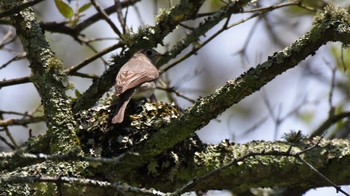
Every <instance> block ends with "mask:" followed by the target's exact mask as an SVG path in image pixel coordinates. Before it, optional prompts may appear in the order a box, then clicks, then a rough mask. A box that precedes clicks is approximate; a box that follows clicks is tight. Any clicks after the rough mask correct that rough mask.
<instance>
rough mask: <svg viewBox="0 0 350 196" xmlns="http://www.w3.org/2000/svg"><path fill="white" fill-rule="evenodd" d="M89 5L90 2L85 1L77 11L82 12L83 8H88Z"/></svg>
mask: <svg viewBox="0 0 350 196" xmlns="http://www.w3.org/2000/svg"><path fill="white" fill-rule="evenodd" d="M90 6H91V3H85V4H84V5H82V6H81V7H80V8H79V9H78V13H82V12H84V11H85V10H87V9H89V8H90Z"/></svg>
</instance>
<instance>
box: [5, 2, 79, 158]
mask: <svg viewBox="0 0 350 196" xmlns="http://www.w3.org/2000/svg"><path fill="white" fill-rule="evenodd" d="M25 2H26V1H25V0H16V1H0V6H1V9H2V10H11V9H13V8H15V7H16V6H17V5H20V4H23V3H25ZM10 19H11V21H12V24H13V26H14V27H15V28H16V32H17V35H18V36H19V37H20V39H21V41H22V44H23V48H24V50H25V51H26V53H27V57H28V60H29V62H30V68H31V70H32V77H31V80H32V82H33V83H34V85H35V87H36V88H37V90H38V92H39V94H40V96H41V99H42V104H43V107H44V112H45V116H46V120H47V121H46V123H47V126H48V128H49V130H48V135H49V138H51V139H50V144H51V149H50V150H51V152H58V151H67V150H69V149H71V148H73V147H74V146H76V145H77V141H78V139H77V136H76V134H75V130H76V122H75V119H74V117H73V112H72V109H71V103H70V99H69V98H68V97H67V95H66V86H67V81H68V78H67V75H66V74H65V73H64V72H63V66H62V62H61V61H60V60H58V59H57V58H56V57H55V55H54V53H53V52H52V51H51V49H50V46H49V44H48V42H47V41H46V40H45V35H44V33H43V31H42V29H41V28H40V25H39V23H38V21H37V20H36V18H35V16H34V12H33V9H32V8H26V9H23V10H22V11H20V12H18V13H16V14H13V15H11V16H10Z"/></svg>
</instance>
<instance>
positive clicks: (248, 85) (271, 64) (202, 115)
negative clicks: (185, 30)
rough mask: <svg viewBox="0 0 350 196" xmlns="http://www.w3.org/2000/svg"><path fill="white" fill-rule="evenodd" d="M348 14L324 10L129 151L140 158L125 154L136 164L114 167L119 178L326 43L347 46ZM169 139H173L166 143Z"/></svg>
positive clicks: (125, 157) (190, 133)
mask: <svg viewBox="0 0 350 196" xmlns="http://www.w3.org/2000/svg"><path fill="white" fill-rule="evenodd" d="M349 25H350V19H349V14H348V13H347V12H346V10H343V9H341V8H334V7H331V6H329V7H327V8H326V9H325V11H324V12H323V13H322V14H321V15H320V16H318V17H316V18H315V20H314V25H313V27H312V29H311V30H310V31H309V32H307V33H306V34H305V35H304V36H302V37H301V38H300V39H298V40H297V41H296V42H294V43H293V44H291V45H290V46H288V47H287V48H285V49H284V50H282V51H280V52H276V53H275V54H274V55H273V56H270V57H269V58H268V60H267V61H265V62H264V63H262V64H259V65H257V66H256V67H255V68H251V69H249V70H248V71H247V72H246V73H244V74H242V75H241V76H240V77H238V78H236V79H234V80H230V81H227V82H226V85H224V86H223V87H221V88H220V89H217V90H216V91H215V92H214V94H212V95H209V96H207V97H204V98H201V99H199V100H198V101H197V103H195V104H194V105H192V106H191V107H189V108H187V109H186V110H185V111H184V114H183V116H181V117H180V118H178V119H176V120H173V121H172V122H171V123H170V124H169V125H168V126H166V127H164V128H162V129H161V130H159V131H158V132H157V133H156V134H155V135H154V136H153V137H151V138H150V139H148V140H147V141H146V142H145V143H144V144H143V145H140V146H137V147H135V148H133V149H131V151H132V152H134V153H136V154H139V155H140V156H134V155H133V154H130V153H129V154H128V155H126V156H124V158H123V161H125V162H132V163H135V164H133V165H131V166H130V167H128V168H125V167H124V168H123V169H121V168H119V167H117V169H118V171H120V172H119V175H120V176H123V175H127V174H128V173H129V172H130V170H134V169H135V168H138V167H140V166H141V165H143V164H145V163H146V162H147V161H148V160H150V159H151V158H152V157H154V156H156V155H158V154H160V153H161V152H164V151H165V150H166V149H169V148H171V147H172V146H174V145H175V144H176V143H178V142H180V141H183V140H184V139H185V138H187V137H189V136H190V135H192V134H193V133H195V131H197V130H198V129H200V128H202V127H203V126H205V125H207V124H208V123H209V122H210V120H211V119H215V118H216V117H217V116H218V115H219V114H221V113H222V112H224V111H225V110H226V109H227V108H229V107H231V106H232V105H234V104H236V103H238V102H239V101H241V100H242V99H243V98H245V97H247V96H249V95H251V94H252V93H254V92H256V91H258V90H259V89H260V88H261V87H263V86H264V85H265V84H267V83H268V82H270V81H271V80H273V79H274V78H275V77H276V76H278V75H280V74H282V73H283V72H285V71H287V70H288V69H291V68H293V67H295V66H296V65H297V64H298V63H299V62H300V61H302V60H304V59H305V58H306V57H307V56H310V55H313V54H314V53H315V51H317V49H318V48H319V47H321V46H322V45H324V44H326V43H327V42H329V41H341V42H342V43H344V44H349V43H350V29H349V28H348V26H349ZM169 138H172V139H171V140H169Z"/></svg>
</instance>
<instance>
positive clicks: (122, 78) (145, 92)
mask: <svg viewBox="0 0 350 196" xmlns="http://www.w3.org/2000/svg"><path fill="white" fill-rule="evenodd" d="M160 56H161V55H160V54H159V53H158V52H157V51H155V50H152V49H145V50H141V51H138V52H136V53H135V54H134V55H133V56H132V57H131V59H130V60H129V61H128V62H126V63H125V64H124V65H123V66H122V67H121V68H120V70H119V72H118V74H117V77H116V79H115V82H116V84H115V95H116V96H119V105H118V112H117V114H116V115H115V116H114V117H113V119H112V123H113V124H116V123H121V122H123V120H124V113H125V109H126V106H127V105H128V103H129V101H130V99H131V98H133V99H140V98H142V97H145V98H149V97H151V96H152V97H151V100H152V98H153V100H152V101H154V100H155V97H154V95H153V92H154V90H155V88H156V84H155V80H156V79H157V78H158V77H159V71H158V70H157V68H156V67H155V66H154V64H156V62H157V61H158V59H159V57H160Z"/></svg>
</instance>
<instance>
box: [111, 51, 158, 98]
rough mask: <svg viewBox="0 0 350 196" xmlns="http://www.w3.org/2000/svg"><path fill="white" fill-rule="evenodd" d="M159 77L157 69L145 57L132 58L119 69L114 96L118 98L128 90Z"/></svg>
mask: <svg viewBox="0 0 350 196" xmlns="http://www.w3.org/2000/svg"><path fill="white" fill-rule="evenodd" d="M158 77H159V72H158V70H157V68H156V67H155V66H154V65H153V64H152V63H151V62H150V60H149V59H148V58H146V57H144V58H132V59H130V60H129V61H128V62H127V63H126V64H124V65H123V67H122V68H121V69H120V71H119V73H118V75H117V78H116V86H115V88H116V95H117V96H119V95H120V94H122V93H123V92H125V91H127V90H128V89H131V88H134V87H137V86H139V85H141V84H143V83H145V82H149V81H153V80H155V79H157V78H158Z"/></svg>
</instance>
